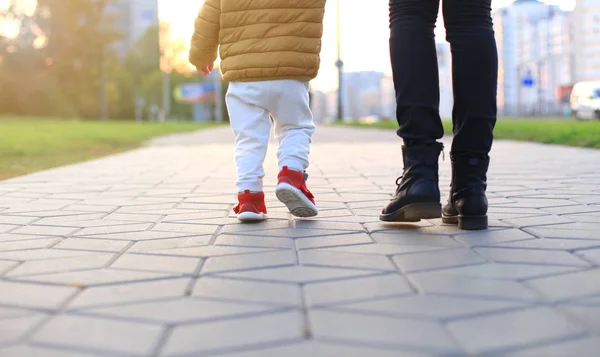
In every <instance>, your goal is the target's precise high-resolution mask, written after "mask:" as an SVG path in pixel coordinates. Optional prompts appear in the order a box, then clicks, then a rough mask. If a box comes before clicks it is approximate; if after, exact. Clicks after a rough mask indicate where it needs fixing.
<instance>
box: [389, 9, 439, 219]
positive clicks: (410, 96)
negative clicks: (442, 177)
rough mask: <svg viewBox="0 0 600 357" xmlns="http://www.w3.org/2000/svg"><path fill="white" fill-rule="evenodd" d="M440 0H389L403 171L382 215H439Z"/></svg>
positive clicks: (391, 216)
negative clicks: (437, 40)
mask: <svg viewBox="0 0 600 357" xmlns="http://www.w3.org/2000/svg"><path fill="white" fill-rule="evenodd" d="M438 8H439V0H390V55H391V61H392V71H393V76H394V86H395V90H396V103H397V113H396V116H397V119H398V124H399V125H400V129H399V130H398V135H399V136H400V137H401V138H402V139H403V140H404V144H405V145H404V146H403V148H402V156H403V161H404V170H403V171H404V172H403V175H402V178H401V179H399V180H398V181H397V184H398V188H397V190H396V193H395V195H394V197H393V198H392V200H391V201H390V203H389V204H388V205H387V206H386V207H385V208H384V209H383V211H382V213H381V215H380V219H381V220H384V221H391V222H415V221H419V220H421V219H430V218H438V217H440V216H441V205H440V191H439V186H438V160H439V155H440V152H441V150H442V148H443V146H442V144H440V143H438V142H437V139H440V138H441V137H442V136H443V135H444V130H443V127H442V122H441V120H440V115H439V101H440V94H439V73H438V63H437V54H436V48H435V33H434V29H435V23H436V19H437V13H438Z"/></svg>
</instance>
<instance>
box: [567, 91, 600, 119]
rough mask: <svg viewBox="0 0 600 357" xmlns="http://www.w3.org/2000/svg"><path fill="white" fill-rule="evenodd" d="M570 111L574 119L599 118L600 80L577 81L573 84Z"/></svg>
mask: <svg viewBox="0 0 600 357" xmlns="http://www.w3.org/2000/svg"><path fill="white" fill-rule="evenodd" d="M571 112H572V113H573V116H574V117H575V118H576V119H600V82H579V83H577V84H575V86H573V92H571Z"/></svg>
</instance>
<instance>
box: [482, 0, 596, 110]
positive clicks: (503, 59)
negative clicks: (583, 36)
mask: <svg viewBox="0 0 600 357" xmlns="http://www.w3.org/2000/svg"><path fill="white" fill-rule="evenodd" d="M593 1H594V0H593ZM595 1H597V0H595ZM493 16H494V27H495V31H496V41H497V43H498V54H499V84H498V87H499V88H498V108H499V111H500V113H501V114H503V115H519V114H548V113H555V112H558V111H560V110H561V106H562V103H561V102H560V98H559V95H558V89H559V88H560V87H561V86H565V85H569V84H571V83H572V82H573V81H574V75H575V48H574V45H573V44H574V23H573V14H572V13H571V12H567V11H562V10H560V8H559V7H558V6H554V5H548V4H545V3H543V2H540V1H538V0H517V1H515V2H514V3H513V4H512V5H510V6H507V7H505V8H502V9H500V10H498V11H496V12H495V13H494V15H493Z"/></svg>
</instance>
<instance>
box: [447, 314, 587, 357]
mask: <svg viewBox="0 0 600 357" xmlns="http://www.w3.org/2000/svg"><path fill="white" fill-rule="evenodd" d="M447 326H448V329H449V330H450V331H451V332H452V334H453V335H454V336H455V338H456V339H457V340H458V341H460V343H461V345H462V346H465V348H466V349H467V351H468V352H469V353H472V354H485V353H490V352H492V351H495V350H503V349H509V348H515V347H525V346H527V345H531V344H535V343H541V342H545V343H548V342H550V341H552V340H561V339H567V338H572V337H577V336H581V335H583V334H584V330H583V328H581V327H579V326H577V325H575V324H573V323H571V322H570V321H569V320H568V319H567V318H565V317H564V316H562V315H560V314H558V313H557V312H555V311H553V310H551V309H549V308H545V307H540V308H533V309H525V310H519V311H514V312H508V313H502V314H496V315H490V316H483V317H475V318H471V319H465V320H462V321H454V322H450V323H448V325H447Z"/></svg>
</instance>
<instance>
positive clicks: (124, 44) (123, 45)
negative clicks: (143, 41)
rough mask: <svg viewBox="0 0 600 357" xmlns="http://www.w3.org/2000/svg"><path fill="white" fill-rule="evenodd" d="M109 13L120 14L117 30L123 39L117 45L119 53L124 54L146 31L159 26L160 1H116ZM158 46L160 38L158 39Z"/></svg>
mask: <svg viewBox="0 0 600 357" xmlns="http://www.w3.org/2000/svg"><path fill="white" fill-rule="evenodd" d="M109 11H111V12H114V13H116V14H118V21H117V29H118V31H119V32H120V33H121V34H122V35H123V39H122V40H121V41H120V42H119V43H118V44H117V46H116V48H117V51H118V52H119V53H121V54H124V53H125V52H127V50H129V49H130V48H131V47H132V46H133V45H134V44H135V42H136V41H137V40H138V39H139V38H140V37H142V36H143V35H144V34H145V33H146V31H147V30H148V29H149V28H150V27H153V26H158V25H159V20H158V0H116V1H115V3H114V4H111V5H110V7H109ZM156 41H157V44H158V41H159V39H158V36H157V38H156Z"/></svg>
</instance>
